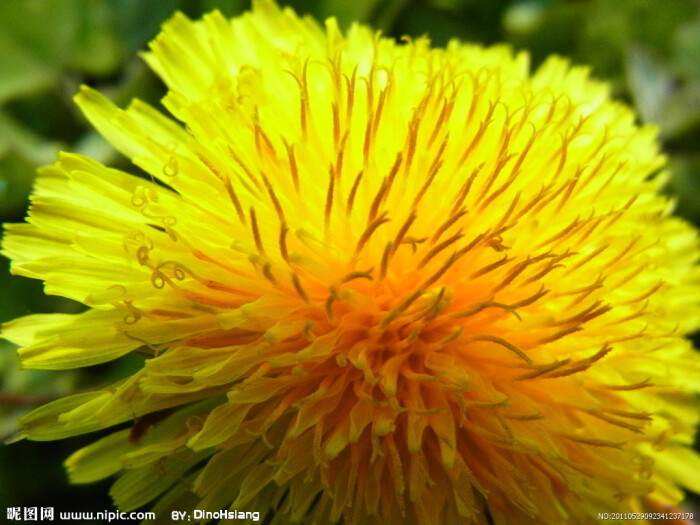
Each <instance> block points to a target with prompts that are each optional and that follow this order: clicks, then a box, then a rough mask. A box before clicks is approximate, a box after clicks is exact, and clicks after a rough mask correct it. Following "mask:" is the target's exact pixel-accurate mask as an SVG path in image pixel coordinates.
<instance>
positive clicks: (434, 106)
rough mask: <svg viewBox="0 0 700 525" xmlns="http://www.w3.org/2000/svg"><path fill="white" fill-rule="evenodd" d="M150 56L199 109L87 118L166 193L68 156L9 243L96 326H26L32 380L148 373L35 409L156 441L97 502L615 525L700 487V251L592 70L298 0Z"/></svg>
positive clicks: (39, 422) (27, 429)
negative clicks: (532, 64)
mask: <svg viewBox="0 0 700 525" xmlns="http://www.w3.org/2000/svg"><path fill="white" fill-rule="evenodd" d="M144 58H145V60H146V62H147V63H148V64H149V65H150V67H152V68H153V70H155V72H156V73H157V74H158V75H160V77H161V78H162V79H163V80H164V81H165V83H166V85H167V87H168V92H167V95H166V96H165V98H164V100H163V104H164V106H165V107H166V108H167V110H168V111H169V112H170V114H171V115H172V117H167V116H164V115H163V114H161V113H159V112H158V111H157V110H155V109H153V108H152V107H150V106H148V105H146V104H144V103H143V102H140V101H134V102H133V103H132V104H131V105H130V106H129V107H128V108H127V109H125V110H122V109H119V108H117V107H115V106H114V105H113V104H112V103H111V102H109V101H108V100H107V99H106V98H105V97H104V96H102V95H100V94H99V93H97V92H95V91H93V90H91V89H89V88H87V87H86V88H83V89H82V90H81V92H80V93H79V94H78V95H77V97H76V101H77V104H78V105H79V106H80V108H81V110H82V111H83V112H84V114H85V115H86V117H87V118H88V119H89V120H90V122H91V123H92V124H93V125H94V126H95V127H96V128H97V130H99V132H100V133H102V134H103V135H104V136H105V137H106V138H107V140H109V141H110V142H111V143H112V144H113V145H114V146H115V147H116V148H117V149H118V150H119V151H120V152H122V153H123V154H124V155H126V156H127V157H129V158H130V159H131V160H132V161H133V163H134V164H135V165H136V166H138V167H139V168H141V169H143V170H144V171H145V172H147V173H148V174H149V175H150V177H151V178H152V180H151V181H149V180H147V179H145V178H138V177H136V176H133V175H129V174H127V173H124V172H122V171H118V170H115V169H110V168H107V167H105V166H103V165H101V164H99V163H97V162H95V161H93V160H90V159H88V158H86V157H84V156H81V155H77V154H68V153H66V154H62V155H61V156H60V158H59V160H58V161H57V162H56V164H54V165H53V166H51V167H47V168H44V169H42V170H41V171H40V173H39V177H38V179H37V182H36V187H35V190H34V195H33V197H32V205H31V209H30V212H29V218H28V220H27V223H26V224H12V225H8V226H7V227H6V230H7V231H6V234H5V238H4V241H3V253H4V254H5V255H7V256H8V257H9V258H11V259H12V261H13V262H12V271H13V272H14V273H15V274H19V275H24V276H28V277H32V278H36V279H42V280H43V281H44V282H45V283H46V292H47V293H49V294H56V295H61V296H65V297H69V298H71V299H74V300H77V301H80V302H82V303H83V304H85V305H87V306H88V307H89V309H88V310H87V311H86V312H84V313H81V314H77V315H66V314H49V315H46V314H38V315H29V316H27V317H23V318H20V319H17V320H15V321H12V322H10V323H8V324H6V325H5V326H4V327H3V337H5V338H6V339H8V340H10V341H12V342H14V343H16V344H17V345H19V346H20V349H19V355H20V358H21V362H22V364H23V366H24V367H26V368H39V369H65V368H76V367H86V366H90V365H96V364H98V363H104V362H107V361H111V360H114V359H118V358H119V357H121V356H124V355H125V354H128V353H131V352H141V353H143V354H145V355H146V357H145V359H144V362H143V366H142V367H141V368H140V370H139V371H138V372H136V373H135V374H133V375H132V376H131V377H128V378H125V379H124V380H122V381H120V382H118V383H116V384H114V385H111V386H109V387H108V388H105V389H103V390H98V391H92V392H87V393H80V394H76V395H72V396H69V397H65V398H63V399H60V400H57V401H54V402H52V403H49V404H47V405H45V406H43V407H40V408H38V409H36V410H34V411H33V412H31V413H30V414H28V415H27V416H25V417H24V418H23V419H22V421H21V424H22V435H23V436H24V437H26V438H28V439H32V440H54V439H61V438H64V437H67V436H73V435H77V434H84V433H88V432H94V431H97V430H101V429H106V428H108V427H112V426H115V425H119V424H122V423H125V422H128V421H132V420H133V421H134V423H133V426H132V427H127V426H122V427H121V428H122V429H121V430H118V431H116V432H114V433H112V434H109V435H107V437H103V438H101V439H99V440H98V441H97V442H95V443H94V444H92V445H89V446H88V447H86V448H84V449H82V450H80V451H78V452H76V453H75V454H74V455H72V456H71V457H70V458H69V459H68V460H67V469H68V472H69V475H70V478H71V480H72V481H73V482H75V483H85V482H91V481H94V480H97V479H102V478H105V477H109V476H117V480H116V482H115V483H114V485H113V488H112V491H111V495H112V497H113V499H114V501H115V503H116V505H117V506H118V507H119V508H120V509H122V510H125V511H126V510H130V509H135V508H139V507H141V506H143V505H146V504H148V503H152V504H153V505H155V507H154V511H156V513H157V514H158V515H159V516H161V517H165V518H167V517H169V516H170V511H171V510H172V509H175V510H183V509H190V510H191V509H206V510H209V511H219V510H220V509H224V510H225V511H226V512H228V509H230V510H231V511H234V510H235V511H259V512H260V513H261V516H268V519H271V520H272V521H271V522H270V523H273V524H286V523H290V522H291V523H295V522H303V523H317V524H329V523H343V524H348V525H349V524H363V525H364V524H372V523H374V524H380V523H383V524H387V523H411V524H429V523H441V524H443V523H445V524H456V523H463V524H487V523H495V524H521V523H594V522H596V521H597V517H598V513H599V512H648V511H661V510H663V509H668V508H675V506H676V505H677V504H678V503H679V502H680V501H681V500H682V498H683V488H685V489H689V490H693V491H700V481H699V480H700V476H698V473H699V472H700V459H699V458H698V456H697V455H696V454H695V453H694V452H693V451H692V450H691V448H690V445H691V444H692V440H693V434H694V427H695V425H696V423H697V421H698V410H697V403H696V400H695V398H694V397H693V396H694V394H695V393H696V392H697V391H698V387H699V386H700V362H699V359H698V356H697V354H696V353H695V352H694V351H693V348H692V346H691V343H690V342H689V341H688V340H687V339H685V338H684V336H685V335H686V334H688V333H689V332H691V331H693V330H695V329H696V328H698V319H700V291H699V288H698V284H699V283H700V272H699V271H698V268H697V267H696V266H695V262H696V260H697V258H698V253H699V250H698V243H697V239H696V232H695V231H694V230H693V229H692V228H691V227H690V226H689V225H688V224H686V223H684V222H683V221H682V220H680V219H677V218H674V217H672V216H670V209H671V207H672V206H671V203H670V202H669V200H668V198H666V197H664V196H662V195H661V194H659V189H660V188H661V186H662V185H663V183H664V180H665V178H666V177H665V175H664V172H663V171H662V168H663V164H664V159H663V157H662V156H661V155H660V154H659V151H658V146H657V143H656V142H655V130H654V129H652V128H651V127H649V126H642V127H640V126H638V125H636V124H635V121H634V115H633V113H632V112H631V110H630V109H629V108H627V107H626V106H624V105H622V104H620V103H616V102H613V101H611V100H610V98H609V95H608V89H607V86H606V85H605V84H602V83H599V82H595V81H593V80H590V79H589V78H588V72H587V70H586V69H584V68H580V67H571V66H570V65H569V64H568V63H567V62H566V61H565V60H563V59H561V58H556V57H555V58H550V59H549V60H547V61H546V62H545V63H544V64H543V65H542V66H541V67H539V68H538V69H537V70H536V71H534V72H530V71H529V64H528V57H527V55H526V54H524V53H517V54H514V53H513V52H512V51H511V50H510V49H508V48H506V47H491V48H483V47H481V46H477V45H467V44H464V43H460V42H457V41H452V42H450V43H449V44H448V45H447V47H446V48H444V49H436V48H431V46H430V43H429V41H428V39H427V38H418V39H415V40H410V39H405V40H404V41H403V42H400V43H398V42H396V41H394V40H391V39H389V38H385V37H382V36H380V35H379V34H377V33H375V32H374V31H373V30H372V29H370V28H368V27H364V26H361V25H353V26H351V27H350V28H349V30H348V31H347V32H346V33H342V32H341V31H340V30H339V29H338V26H337V23H336V21H335V20H334V19H330V20H328V21H326V23H325V27H322V26H320V25H319V24H318V23H316V22H315V21H313V20H310V19H308V18H300V17H298V16H297V15H296V14H294V12H292V11H291V10H289V9H284V10H281V9H279V8H278V7H277V6H275V5H274V4H273V3H272V2H270V1H268V0H261V1H259V2H257V3H255V5H254V8H253V10H252V12H249V13H246V14H244V15H243V16H240V17H238V18H234V19H232V20H227V19H225V18H224V17H223V16H222V15H221V14H220V13H218V12H214V13H212V14H210V15H208V16H205V17H204V18H203V19H202V20H200V21H191V20H189V19H188V18H186V17H185V16H184V15H182V14H177V15H175V16H174V17H173V18H172V19H171V20H170V21H169V22H168V23H167V24H166V25H165V26H164V29H163V31H162V33H161V35H160V36H159V37H158V38H156V40H155V41H154V42H153V43H152V44H151V50H150V52H148V53H146V54H145V56H144ZM221 515H225V516H229V517H231V515H230V514H226V513H223V514H221V513H220V514H219V515H218V516H221ZM234 517H236V515H234ZM261 519H262V518H261ZM635 522H637V521H635Z"/></svg>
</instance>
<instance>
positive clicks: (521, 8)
mask: <svg viewBox="0 0 700 525" xmlns="http://www.w3.org/2000/svg"><path fill="white" fill-rule="evenodd" d="M281 3H283V4H287V5H291V6H292V7H294V8H295V9H296V10H297V11H298V12H300V13H309V14H311V15H313V16H314V17H316V18H317V19H319V20H323V19H325V18H327V17H328V16H336V17H337V18H338V19H339V21H340V24H341V26H342V27H347V26H348V25H349V24H350V23H351V22H352V21H354V20H359V21H362V22H367V23H370V24H372V25H373V26H374V27H376V28H378V29H381V30H382V31H383V32H384V33H385V34H387V35H391V36H395V37H400V36H402V35H412V36H417V35H422V34H428V35H430V37H431V39H432V41H433V43H434V44H435V45H443V44H445V43H446V42H447V40H449V39H450V38H453V37H457V38H460V39H462V40H465V41H473V42H482V43H485V44H491V43H495V42H503V41H505V42H509V43H511V44H512V46H513V47H515V48H517V49H528V50H530V52H531V54H532V59H533V66H536V65H537V64H538V63H539V62H541V61H542V60H543V59H544V58H545V57H546V56H547V55H549V54H551V53H557V54H561V55H565V56H569V57H571V58H572V60H573V62H575V63H579V64H589V65H591V66H592V68H593V74H594V76H596V77H597V78H600V79H604V80H606V81H608V82H610V84H611V85H612V88H613V93H614V95H615V96H616V97H617V98H619V99H621V100H624V101H626V102H628V103H629V104H631V105H633V106H635V107H636V109H637V114H638V115H639V119H640V121H642V122H654V123H656V124H657V125H658V126H659V128H660V138H661V141H662V143H663V147H664V150H665V151H666V153H667V154H668V155H669V165H670V168H671V170H672V172H673V177H672V182H671V184H670V185H669V188H668V190H667V191H669V193H671V194H673V195H675V196H676V197H677V199H678V206H677V212H678V213H679V214H680V215H682V216H684V217H686V218H687V219H688V220H690V221H693V222H695V224H700V152H699V151H698V147H697V146H698V144H700V141H699V140H698V139H700V2H698V1H697V0H577V1H576V0H570V1H565V0H518V1H511V0H335V1H334V0H289V1H287V2H281ZM249 6H250V1H249V0H0V222H19V221H22V220H23V218H24V215H25V211H26V205H27V196H28V193H29V191H30V189H31V186H32V182H33V179H34V173H35V170H36V168H37V167H38V166H41V165H44V164H49V163H52V162H53V161H54V159H55V157H56V154H57V152H58V151H60V150H69V151H77V152H80V153H84V154H87V155H89V156H91V157H93V158H95V159H97V160H100V161H102V162H104V163H107V164H110V165H112V166H117V167H120V168H123V169H127V170H128V169H129V165H128V163H127V162H126V161H125V160H124V159H123V158H120V157H119V156H118V155H117V154H116V153H115V151H114V150H113V149H112V148H111V147H110V146H109V145H108V144H107V143H106V142H104V141H103V140H102V139H101V138H100V137H99V136H98V135H97V134H96V133H95V132H94V131H93V130H91V129H90V128H89V126H88V125H87V123H86V121H85V119H84V118H83V117H82V116H81V115H80V113H79V112H78V111H77V108H76V107H75V106H74V104H73V102H72V97H73V95H74V94H75V93H76V91H77V89H78V87H79V86H80V85H81V84H89V85H91V86H94V87H97V88H98V89H99V90H101V91H103V92H104V93H106V94H107V95H108V96H109V97H110V98H112V99H113V100H114V101H116V102H117V104H119V105H121V106H125V105H126V104H127V103H128V102H129V101H130V100H131V99H132V98H133V97H138V98H141V99H143V100H146V101H148V102H150V103H152V104H155V105H158V100H159V98H160V97H162V96H163V94H164V89H165V88H164V86H163V85H162V83H161V82H160V81H159V80H158V79H157V78H156V77H155V76H154V75H153V74H152V73H151V72H150V71H149V70H148V69H147V68H146V67H145V65H144V63H143V62H142V60H141V59H140V58H139V57H138V52H139V51H140V50H143V49H145V48H146V46H147V43H148V41H149V40H150V39H152V38H153V37H154V36H155V35H156V34H157V32H158V30H159V27H160V24H161V23H162V22H163V21H164V20H166V19H167V18H169V17H170V16H171V15H172V14H173V13H174V12H175V11H176V10H180V11H183V12H184V13H186V14H187V15H189V16H191V17H199V16H200V15H201V14H203V13H206V12H208V11H210V10H212V9H217V8H218V9H220V10H221V11H222V12H224V13H225V14H227V15H230V16H233V15H236V14H238V13H240V12H241V11H243V10H245V9H247V8H249ZM132 171H133V170H132ZM80 308H81V306H80V305H78V304H76V303H73V302H71V301H68V300H64V299H61V298H57V297H48V296H45V295H43V292H42V286H41V283H40V282H35V281H32V280H30V279H25V278H20V277H11V276H10V275H9V273H8V262H7V261H6V260H4V259H1V258H0V322H4V321H7V320H9V319H12V318H15V317H18V316H21V315H25V314H28V313H33V312H54V311H62V312H77V311H80ZM133 366H135V363H134V362H131V361H130V360H129V359H122V360H120V361H118V362H117V363H114V364H112V365H102V366H98V367H92V368H90V369H87V370H79V371H66V372H44V371H19V369H18V362H17V358H16V355H15V352H13V348H12V347H11V345H9V344H8V343H5V342H0V384H2V385H3V386H2V390H1V391H0V439H1V440H7V439H10V438H11V437H12V435H13V434H14V433H15V432H16V430H17V427H16V418H17V417H18V416H19V415H21V414H22V413H24V412H26V411H28V410H30V409H31V408H33V407H36V406H38V405H39V404H41V403H43V402H45V401H47V400H50V399H54V398H56V397H59V396H62V395H64V394H67V393H69V392H73V391H75V390H79V389H87V388H93V387H95V386H97V385H104V384H107V383H109V382H111V381H113V380H115V379H116V378H118V377H122V376H123V375H125V374H128V373H129V372H130V368H132V367H133ZM94 438H95V437H94V436H87V437H80V438H73V439H69V440H64V441H62V442H58V443H31V442H19V443H16V444H13V445H9V446H3V447H0V513H1V514H0V516H2V517H0V520H1V519H3V518H4V517H5V508H6V507H10V506H14V507H17V506H20V507H22V506H24V507H26V506H38V507H55V508H56V512H58V510H59V509H60V510H70V509H73V510H81V511H88V510H94V511H100V510H106V509H110V508H111V504H110V500H109V497H108V495H107V494H108V490H109V485H110V484H109V483H108V482H107V483H101V484H95V485H89V486H82V487H80V486H79V487H71V486H69V485H68V484H67V482H66V477H65V474H64V472H63V468H62V461H63V460H64V459H65V457H67V456H68V455H69V454H70V452H72V451H74V450H76V449H77V448H78V447H79V446H81V445H83V444H87V443H89V442H91V441H93V440H94ZM695 502H697V499H696V500H695ZM82 523H88V522H86V521H84V522H82Z"/></svg>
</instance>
